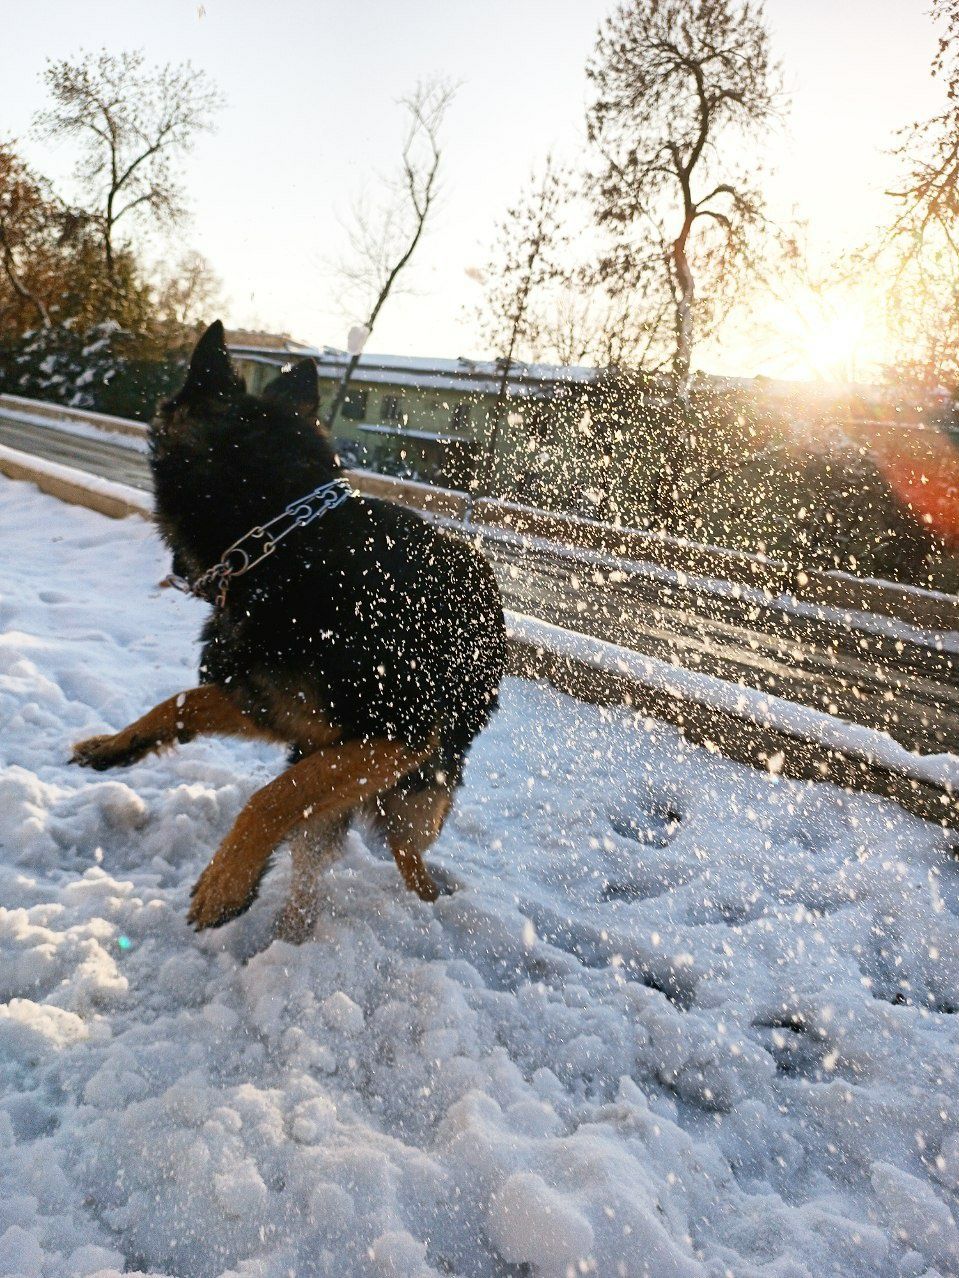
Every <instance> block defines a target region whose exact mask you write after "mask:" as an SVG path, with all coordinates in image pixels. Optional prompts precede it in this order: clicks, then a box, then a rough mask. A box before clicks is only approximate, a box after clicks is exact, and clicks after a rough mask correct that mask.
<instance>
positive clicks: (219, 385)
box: [150, 320, 319, 454]
mask: <svg viewBox="0 0 959 1278" xmlns="http://www.w3.org/2000/svg"><path fill="white" fill-rule="evenodd" d="M318 409H319V385H318V382H317V377H316V365H315V364H314V363H313V361H312V360H310V359H304V360H300V361H299V362H298V363H296V364H294V365H293V366H292V368H290V369H288V370H287V371H286V372H283V373H280V375H279V376H278V377H276V378H274V380H273V381H272V382H270V384H269V385H268V386H266V387H265V389H264V390H263V392H262V393H261V394H260V395H259V396H257V397H254V396H251V395H247V393H246V386H245V385H244V382H243V378H242V377H241V376H240V375H239V373H238V372H237V371H236V369H235V368H234V367H233V363H232V361H231V360H230V356H229V353H228V351H227V349H226V337H225V333H224V331H223V324H222V322H221V321H220V320H215V321H214V322H213V323H212V324H211V325H210V327H209V328H208V329H207V330H206V332H205V333H204V334H203V336H202V337H201V338H200V340H199V341H198V342H197V344H196V348H195V349H194V351H193V355H192V358H191V359H190V368H189V371H188V373H187V377H186V381H185V382H184V384H183V388H182V390H180V391H179V393H178V394H176V395H174V396H173V397H172V398H170V399H167V400H165V401H164V402H163V403H162V404H161V405H160V407H159V410H158V412H157V416H156V419H155V420H154V422H153V425H152V426H151V428H150V442H151V445H152V448H153V451H154V453H155V454H162V453H164V452H168V451H170V450H176V451H177V452H179V453H181V454H183V453H187V452H193V451H196V452H206V451H208V450H209V448H210V445H211V444H212V443H213V442H214V441H215V439H216V438H218V437H219V436H221V435H222V434H223V433H224V432H226V431H228V432H231V433H232V432H242V431H243V430H244V428H247V429H252V430H254V431H257V432H258V431H260V430H262V429H263V428H264V427H267V428H268V429H269V428H272V429H275V430H278V429H280V428H282V426H283V425H284V424H287V425H290V424H292V423H296V424H299V425H303V424H308V425H309V426H310V427H313V428H314V429H315V428H317V421H316V417H317V412H318ZM241 442H242V441H241V440H240V439H239V438H237V437H236V436H234V437H233V438H232V439H231V445H232V446H234V447H235V446H237V445H238V444H241Z"/></svg>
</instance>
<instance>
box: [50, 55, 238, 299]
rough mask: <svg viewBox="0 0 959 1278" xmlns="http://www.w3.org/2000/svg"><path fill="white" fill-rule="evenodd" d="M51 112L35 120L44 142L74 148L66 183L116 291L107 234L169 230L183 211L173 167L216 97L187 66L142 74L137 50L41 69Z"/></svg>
mask: <svg viewBox="0 0 959 1278" xmlns="http://www.w3.org/2000/svg"><path fill="white" fill-rule="evenodd" d="M43 79H44V82H45V83H46V86H47V89H48V90H49V93H50V96H51V98H52V105H51V106H50V107H49V108H48V109H47V110H45V111H42V112H40V113H39V114H38V115H37V116H36V119H35V127H36V129H37V131H38V132H39V133H40V134H41V135H42V136H44V137H48V138H66V139H69V140H71V141H75V142H77V143H78V144H79V146H80V159H79V161H78V163H77V168H76V177H77V179H78V181H79V183H80V186H81V189H82V190H83V192H84V195H85V197H86V207H87V212H88V214H89V216H90V217H91V218H92V219H93V221H94V222H95V224H96V227H97V230H98V232H99V235H100V238H101V241H102V245H103V258H104V266H105V269H106V274H107V278H108V280H109V281H110V284H111V286H112V287H114V288H116V287H118V285H119V282H120V277H119V272H118V267H117V259H118V248H119V245H118V239H117V235H118V232H117V228H118V226H120V225H121V224H123V225H126V224H127V223H128V222H130V221H132V220H133V219H135V218H136V219H139V220H140V221H141V222H142V221H150V222H152V223H153V224H154V225H157V226H161V227H171V226H174V225H176V224H177V223H178V222H180V221H182V219H183V218H184V216H185V212H186V209H185V204H184V198H183V190H182V184H181V180H180V176H179V173H178V171H177V162H178V161H179V160H180V159H181V158H182V156H183V155H184V154H186V153H187V152H188V151H189V150H190V149H191V148H192V146H193V143H194V140H195V138H196V136H197V134H198V133H201V132H204V131H207V130H209V129H210V128H211V126H212V116H213V115H214V113H215V112H216V110H217V109H218V108H219V107H220V106H221V104H222V99H221V97H220V94H219V93H218V91H217V90H216V89H215V88H214V86H213V85H212V84H211V82H210V81H209V79H208V78H207V76H206V75H205V74H204V72H202V71H198V70H195V69H194V68H193V67H192V66H191V65H190V63H189V62H186V63H183V64H181V65H177V66H174V65H172V64H167V65H165V66H162V67H156V68H154V67H149V66H148V65H147V63H146V60H145V57H144V54H143V53H142V52H140V51H135V52H125V53H120V54H112V53H108V52H107V51H106V50H105V49H104V50H101V51H100V52H99V53H88V54H84V55H82V56H81V57H80V58H79V59H78V60H77V61H71V60H69V59H61V60H59V61H50V62H48V63H47V67H46V70H45V71H44V75H43Z"/></svg>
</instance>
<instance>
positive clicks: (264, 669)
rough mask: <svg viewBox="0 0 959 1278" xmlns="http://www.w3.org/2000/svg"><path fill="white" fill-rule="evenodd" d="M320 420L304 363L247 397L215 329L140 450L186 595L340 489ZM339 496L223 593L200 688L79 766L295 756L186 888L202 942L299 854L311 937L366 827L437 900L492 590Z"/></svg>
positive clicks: (378, 514) (496, 649)
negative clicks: (241, 746)
mask: <svg viewBox="0 0 959 1278" xmlns="http://www.w3.org/2000/svg"><path fill="white" fill-rule="evenodd" d="M318 406H319V395H318V386H317V374H316V366H315V364H314V363H313V361H312V360H303V361H301V362H300V363H297V364H296V365H295V366H294V367H293V368H292V369H291V370H290V371H288V372H284V373H281V374H280V375H279V376H278V377H277V378H276V379H275V380H274V381H273V382H271V383H270V384H269V385H268V386H267V387H266V388H265V389H264V391H263V393H262V394H261V395H260V396H258V397H254V396H251V395H247V394H246V392H245V386H244V384H243V382H242V380H241V379H240V377H239V376H238V374H237V373H236V371H235V369H234V368H233V366H232V364H231V362H230V358H229V355H228V354H227V350H226V346H225V344H224V332H223V326H222V324H221V323H220V322H219V321H217V322H216V323H215V324H213V325H211V327H210V328H208V329H207V331H206V332H205V333H204V334H203V336H202V337H201V338H200V340H199V342H198V343H197V346H196V350H195V351H194V353H193V357H192V360H191V363H190V369H189V373H188V375H187V378H186V383H185V385H184V386H183V389H182V390H181V391H180V393H179V394H178V395H176V396H175V397H174V398H173V399H170V400H168V401H166V402H165V403H163V404H161V406H160V408H159V410H158V414H157V417H156V420H155V421H154V423H153V425H152V426H151V428H150V436H149V438H150V466H151V469H152V472H153V479H154V487H155V505H156V518H157V523H158V525H159V528H160V531H161V534H162V536H163V538H164V540H165V541H166V543H167V544H168V546H169V547H170V549H171V550H172V551H173V556H174V568H175V570H176V571H177V572H180V573H182V574H183V575H184V576H185V577H187V578H189V579H190V580H191V581H192V582H193V583H194V586H196V585H197V583H198V579H199V578H201V577H203V575H204V573H206V574H207V577H209V571H208V570H210V569H211V566H213V565H217V564H219V563H220V562H221V557H222V556H223V553H224V550H225V549H226V548H228V547H230V546H231V545H232V543H234V542H236V541H237V540H239V539H242V538H244V536H245V535H246V534H247V533H250V532H251V530H255V532H256V534H257V535H259V536H261V537H262V532H261V529H262V526H263V525H264V524H266V523H268V522H269V521H271V520H273V519H274V517H275V516H277V515H279V514H282V512H284V511H285V510H286V509H287V507H291V508H292V509H293V510H294V511H296V509H297V503H298V502H300V501H301V499H303V498H304V496H305V495H310V494H312V493H313V492H314V490H316V489H317V488H318V487H322V486H324V485H329V484H331V483H333V482H334V481H336V480H338V479H340V477H341V472H340V468H339V463H338V460H337V458H336V456H335V455H334V452H333V449H332V447H331V444H330V441H329V439H328V438H327V437H326V435H325V434H324V433H323V432H322V431H321V429H320V427H319V425H318V422H317V413H318ZM334 491H335V492H336V496H337V500H338V502H339V504H337V505H335V507H334V508H332V509H327V510H326V511H325V513H324V514H323V516H322V517H314V518H312V519H311V520H310V521H308V522H306V523H302V524H297V525H296V526H294V527H292V528H291V530H290V535H289V536H287V537H285V538H284V540H283V541H282V543H279V542H277V544H276V545H275V548H274V552H273V553H271V554H269V556H268V557H267V558H263V559H261V560H259V561H258V562H256V563H255V564H254V565H253V566H251V567H250V568H249V571H244V572H243V573H242V574H240V573H238V574H237V575H236V576H235V577H231V578H230V579H229V582H228V585H227V588H226V589H223V588H222V587H223V581H222V579H221V581H220V590H219V599H218V602H217V604H216V605H215V606H214V610H213V612H212V613H211V614H210V616H209V618H208V620H207V622H206V624H205V626H204V628H203V632H202V644H203V647H202V652H201V657H200V672H199V686H198V687H196V688H191V689H189V690H188V691H186V692H181V693H180V694H179V696H175V697H171V698H170V699H169V700H167V701H164V702H162V703H161V704H160V705H158V706H155V707H154V709H152V710H150V711H149V713H147V714H145V715H144V716H143V717H142V718H140V719H137V721H136V722H135V723H131V724H130V725H129V727H127V728H124V729H123V731H122V732H118V733H116V734H114V735H111V736H98V737H91V738H90V739H89V740H86V741H81V742H79V743H78V744H77V745H76V746H75V747H74V753H73V758H72V761H73V762H75V763H79V764H82V765H84V766H87V767H92V768H98V769H103V768H112V767H117V766H122V765H125V764H130V763H134V762H135V761H136V760H138V759H141V758H143V757H144V756H145V755H147V754H149V753H151V752H152V751H154V750H157V749H160V748H161V747H163V746H168V745H173V744H175V743H177V742H185V741H190V740H192V739H193V738H194V737H196V736H197V735H199V734H200V733H221V734H232V735H236V736H243V737H260V738H267V739H270V740H273V741H277V742H281V743H283V744H284V745H287V746H288V747H290V750H291V756H290V759H291V761H290V764H289V766H288V767H287V769H286V771H285V772H283V773H282V774H281V775H280V776H278V777H277V778H276V779H275V780H273V781H271V782H270V783H269V784H268V785H266V786H264V787H263V788H262V789H261V790H258V791H257V792H256V793H255V794H254V795H253V796H252V798H251V799H250V800H249V802H248V803H247V805H246V807H245V808H244V809H243V811H242V812H241V813H240V815H239V817H238V818H237V820H236V822H235V824H234V825H233V828H232V829H231V830H230V832H229V834H227V836H226V838H225V839H224V840H223V842H222V843H221V844H220V847H219V848H218V849H217V852H216V854H215V855H214V857H213V859H212V860H211V861H210V863H209V865H208V866H207V867H206V869H205V870H204V871H203V873H202V874H201V875H200V878H199V880H198V881H197V883H196V885H195V887H194V888H193V894H192V905H191V907H190V912H189V919H190V921H191V922H192V923H193V924H194V925H195V926H196V928H197V929H201V928H207V927H218V926H219V925H220V924H222V923H225V922H226V921H227V920H228V919H231V918H233V917H235V916H236V915H238V914H241V913H242V912H243V911H244V910H246V909H247V908H248V907H249V905H250V904H251V903H252V901H253V900H254V899H255V897H256V894H257V890H258V887H259V883H260V880H261V878H262V877H263V874H264V872H265V870H266V868H267V864H268V862H269V859H270V856H271V854H272V853H273V851H274V849H275V848H276V847H277V845H278V844H279V843H281V842H282V841H283V840H285V839H287V838H288V837H290V836H294V835H296V836H298V837H294V838H292V841H291V842H292V850H293V886H292V891H291V895H290V898H289V900H288V902H287V904H286V906H285V907H284V910H283V912H282V914H281V916H280V920H279V931H280V934H281V935H284V936H287V937H288V938H289V939H293V940H297V939H302V938H303V937H304V936H306V935H308V934H309V931H310V929H311V927H312V924H313V922H314V920H315V912H316V884H315V880H316V871H317V868H318V865H319V862H320V860H321V859H322V858H323V857H324V856H328V855H330V854H332V853H333V852H335V850H336V847H337V846H338V844H339V842H340V841H341V839H342V837H343V835H344V833H345V830H346V828H347V826H348V824H349V822H350V820H351V818H352V817H353V816H354V815H356V814H358V813H364V814H366V815H368V816H371V817H372V818H373V819H374V821H375V822H376V823H377V824H378V826H379V827H380V829H381V830H382V832H383V833H384V834H385V836H386V840H387V842H388V844H389V847H390V849H391V850H392V853H393V856H394V857H395V859H396V864H397V866H398V867H399V870H400V873H401V874H402V876H403V879H404V881H405V883H406V885H407V887H409V888H410V889H412V891H414V892H416V893H417V894H418V895H419V896H420V897H422V898H423V899H424V900H427V901H430V900H434V899H435V898H436V896H437V887H436V885H435V883H434V881H433V879H432V878H431V877H430V874H429V871H428V870H427V868H426V866H425V865H424V863H423V853H424V852H425V851H426V849H427V848H428V847H429V846H430V844H431V843H432V842H433V841H434V839H435V838H436V837H437V835H438V834H439V832H440V830H441V829H442V826H443V822H444V820H445V818H446V816H447V813H448V812H449V809H450V805H451V801H452V796H453V792H454V790H455V788H456V786H457V785H458V783H459V781H460V776H461V772H462V769H463V763H464V759H465V757H466V753H467V751H468V749H469V747H470V744H471V743H472V741H473V738H474V737H475V736H476V734H477V733H478V732H479V731H480V729H481V728H482V727H483V726H484V725H485V724H486V722H487V720H488V719H489V717H490V715H491V713H492V712H493V710H494V708H495V706H496V701H497V691H498V686H499V682H500V679H501V677H502V673H503V667H504V660H505V629H504V624H503V608H502V602H501V599H500V595H499V589H498V587H497V585H496V580H495V578H494V576H493V573H492V571H491V569H490V567H489V565H488V564H487V562H486V560H485V559H484V558H483V557H482V556H481V555H480V554H478V553H477V552H476V551H474V550H473V549H472V548H471V547H470V546H468V545H467V544H465V543H464V542H462V541H460V540H459V539H457V538H455V537H452V536H450V535H448V534H446V533H443V532H441V531H440V530H438V529H437V528H435V527H433V526H431V525H430V524H429V523H427V522H426V521H425V520H423V519H421V518H420V517H419V516H418V515H416V514H414V513H412V512H411V511H409V510H406V509H404V508H403V507H401V506H397V505H394V504H393V503H391V502H388V501H380V500H372V499H369V498H366V497H361V496H359V495H357V494H355V493H352V494H351V493H349V491H348V489H347V487H346V485H343V486H342V488H340V489H336V488H335V489H334ZM300 509H301V510H302V507H300ZM244 544H247V543H244ZM260 544H261V546H262V541H261V543H260ZM258 553H259V552H258ZM240 562H242V556H241V560H240Z"/></svg>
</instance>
